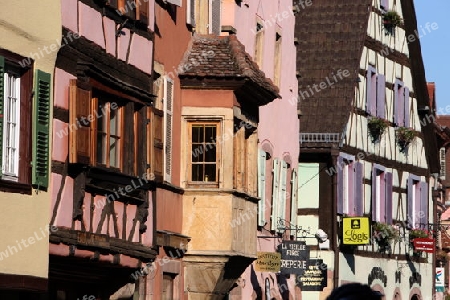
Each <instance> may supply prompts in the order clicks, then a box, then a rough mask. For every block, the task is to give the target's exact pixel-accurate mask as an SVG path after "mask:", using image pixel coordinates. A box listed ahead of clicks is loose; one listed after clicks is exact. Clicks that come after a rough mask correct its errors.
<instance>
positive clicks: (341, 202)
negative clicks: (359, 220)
mask: <svg viewBox="0 0 450 300" xmlns="http://www.w3.org/2000/svg"><path fill="white" fill-rule="evenodd" d="M337 169H338V173H337V181H338V184H337V190H338V191H337V212H338V214H345V215H349V216H362V215H363V213H364V196H363V177H364V165H363V164H362V163H361V162H359V161H355V158H354V157H353V156H350V155H346V154H343V153H341V155H340V156H339V157H338V163H337Z"/></svg>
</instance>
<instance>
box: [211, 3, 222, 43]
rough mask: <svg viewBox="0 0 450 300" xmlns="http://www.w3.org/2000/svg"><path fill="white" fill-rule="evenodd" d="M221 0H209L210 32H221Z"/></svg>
mask: <svg viewBox="0 0 450 300" xmlns="http://www.w3.org/2000/svg"><path fill="white" fill-rule="evenodd" d="M221 1H222V0H211V24H210V26H211V33H213V34H217V35H219V34H220V32H221V27H220V23H221V22H220V21H221V20H220V17H221V5H220V2H221Z"/></svg>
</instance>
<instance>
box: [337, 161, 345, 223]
mask: <svg viewBox="0 0 450 300" xmlns="http://www.w3.org/2000/svg"><path fill="white" fill-rule="evenodd" d="M343 164H344V159H343V158H342V157H341V156H339V157H338V158H337V166H336V168H337V193H336V194H337V199H336V201H337V203H336V206H337V213H338V214H343V213H344V171H343Z"/></svg>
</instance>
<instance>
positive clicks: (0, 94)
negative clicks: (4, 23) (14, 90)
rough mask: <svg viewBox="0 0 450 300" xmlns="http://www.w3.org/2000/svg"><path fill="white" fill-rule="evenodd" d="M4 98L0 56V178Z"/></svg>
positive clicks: (0, 169) (0, 57) (3, 59)
mask: <svg viewBox="0 0 450 300" xmlns="http://www.w3.org/2000/svg"><path fill="white" fill-rule="evenodd" d="M4 97H5V58H4V57H3V56H0V176H1V175H2V170H3V161H2V158H3V153H2V151H3V99H4Z"/></svg>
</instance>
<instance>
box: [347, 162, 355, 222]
mask: <svg viewBox="0 0 450 300" xmlns="http://www.w3.org/2000/svg"><path fill="white" fill-rule="evenodd" d="M355 173H356V167H355V164H354V163H351V164H349V165H348V182H347V189H348V199H347V207H348V211H347V213H348V215H349V216H354V215H355V204H354V203H355V189H354V187H355V178H356V176H355V175H356V174H355Z"/></svg>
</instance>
